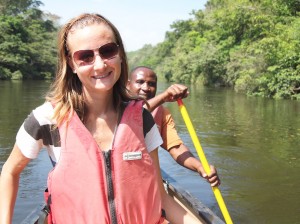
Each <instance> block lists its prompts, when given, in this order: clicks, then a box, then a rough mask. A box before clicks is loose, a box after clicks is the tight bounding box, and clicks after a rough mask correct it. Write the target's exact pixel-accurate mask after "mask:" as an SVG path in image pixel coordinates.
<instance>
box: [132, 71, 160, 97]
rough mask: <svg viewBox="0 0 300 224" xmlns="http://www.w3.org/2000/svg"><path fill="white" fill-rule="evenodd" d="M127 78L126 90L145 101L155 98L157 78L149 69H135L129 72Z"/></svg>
mask: <svg viewBox="0 0 300 224" xmlns="http://www.w3.org/2000/svg"><path fill="white" fill-rule="evenodd" d="M129 78H130V80H128V84H127V88H128V89H129V90H130V91H131V92H132V93H134V94H137V95H139V96H141V97H144V98H145V99H146V100H149V99H151V98H153V97H154V96H155V94H156V88H157V76H156V74H155V72H154V71H153V70H152V69H151V68H148V67H145V66H139V67H136V68H134V69H133V70H132V71H131V73H130V75H129Z"/></svg>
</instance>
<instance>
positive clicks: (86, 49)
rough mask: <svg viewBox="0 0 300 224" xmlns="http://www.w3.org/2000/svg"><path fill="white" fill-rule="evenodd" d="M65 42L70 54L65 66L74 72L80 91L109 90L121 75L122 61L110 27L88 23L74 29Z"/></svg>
mask: <svg viewBox="0 0 300 224" xmlns="http://www.w3.org/2000/svg"><path fill="white" fill-rule="evenodd" d="M67 43H68V48H69V51H70V55H71V58H70V61H69V65H70V66H71V68H72V69H73V71H74V73H77V75H78V77H79V79H80V81H81V82H82V86H83V90H84V91H88V92H89V93H92V92H96V93H98V92H107V91H112V88H113V86H114V84H115V83H116V82H117V81H118V79H119V77H120V74H121V62H122V60H121V58H120V55H119V50H118V47H117V45H116V44H115V43H116V40H115V37H114V34H113V32H112V30H111V29H110V27H108V26H107V25H105V24H92V25H88V26H86V27H84V28H75V29H73V30H72V31H70V32H69V34H68V37H67ZM99 48H100V49H99ZM74 75H76V74H74Z"/></svg>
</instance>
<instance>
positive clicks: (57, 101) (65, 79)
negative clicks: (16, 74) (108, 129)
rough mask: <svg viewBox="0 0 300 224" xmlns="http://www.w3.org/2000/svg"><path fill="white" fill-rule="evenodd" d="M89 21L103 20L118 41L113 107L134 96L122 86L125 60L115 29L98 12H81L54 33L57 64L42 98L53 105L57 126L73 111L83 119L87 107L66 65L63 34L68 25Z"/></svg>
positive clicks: (65, 48)
mask: <svg viewBox="0 0 300 224" xmlns="http://www.w3.org/2000/svg"><path fill="white" fill-rule="evenodd" d="M92 24H105V25H107V26H108V27H110V28H111V30H112V31H113V34H114V36H115V40H116V43H117V44H118V45H119V56H120V58H121V61H122V64H121V74H120V78H119V80H118V81H117V82H116V84H115V85H114V87H113V101H114V102H113V103H114V107H115V108H116V109H117V108H118V107H119V106H120V103H121V101H129V100H131V99H137V97H133V96H131V95H129V93H128V90H127V89H126V83H127V80H128V63H127V57H126V53H125V49H124V45H123V42H122V38H121V36H120V33H119V31H118V30H117V28H116V27H115V26H114V25H113V24H112V23H111V22H110V21H109V20H107V19H106V18H104V17H103V16H101V15H99V14H90V13H85V14H81V15H79V16H78V17H75V18H73V19H71V20H70V21H69V22H68V23H66V24H65V25H64V26H63V27H62V28H61V31H60V33H59V36H58V68H57V72H56V77H55V80H54V82H53V84H52V85H51V88H50V90H49V92H48V94H47V96H46V100H47V101H50V102H51V103H52V104H54V105H55V108H54V116H53V119H55V120H56V122H57V126H59V125H60V124H61V123H62V122H63V121H64V120H65V119H66V121H67V122H68V121H69V120H70V117H71V115H72V114H73V113H74V112H76V113H77V114H78V116H79V118H80V119H81V120H82V121H83V122H84V120H85V115H86V113H87V108H86V104H85V99H84V95H83V91H82V83H81V81H80V80H79V78H78V76H77V75H76V74H74V73H73V71H72V68H71V67H70V66H69V65H68V60H69V59H68V58H69V51H68V43H67V37H68V34H69V32H71V31H72V29H76V28H83V27H86V26H89V25H92Z"/></svg>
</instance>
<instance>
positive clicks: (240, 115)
mask: <svg viewBox="0 0 300 224" xmlns="http://www.w3.org/2000/svg"><path fill="white" fill-rule="evenodd" d="M168 85H169V84H167V83H160V84H159V91H160V90H161V89H164V88H165V87H166V86H168ZM48 87H49V82H44V81H0V102H1V103H0V109H1V110H0V167H2V165H3V163H4V161H5V160H6V158H7V157H8V155H9V153H10V151H11V148H12V146H13V144H14V141H15V135H16V132H17V130H18V128H19V126H20V125H21V123H22V122H23V120H24V119H25V118H26V116H27V114H29V113H30V111H31V110H32V109H33V108H35V107H36V106H37V105H39V104H41V103H42V102H43V101H44V95H45V92H46V90H47V89H48ZM189 89H190V96H189V97H188V98H187V99H185V100H184V103H185V105H186V108H187V111H188V113H189V115H190V117H191V120H192V123H193V125H194V127H195V129H196V132H197V135H198V137H199V140H200V142H201V145H202V148H203V149H204V152H205V155H206V157H207V160H208V161H209V162H210V163H211V164H213V165H215V166H216V167H217V170H218V173H219V176H220V178H221V181H222V184H221V186H220V187H219V188H220V191H221V193H222V196H223V199H224V201H225V204H226V206H227V209H228V211H229V213H230V216H231V218H232V220H233V222H234V223H272V224H273V223H289V224H290V223H300V188H299V186H300V178H299V172H300V163H299V160H300V150H299V146H300V116H299V115H300V102H297V101H290V100H270V99H262V98H256V97H246V96H244V95H240V94H236V93H235V92H234V91H232V90H231V89H224V88H204V87H198V86H196V85H190V86H189ZM166 106H167V107H168V108H169V109H170V111H171V113H172V114H173V117H174V119H175V121H176V124H177V129H178V132H179V135H180V136H181V137H182V139H183V141H184V142H185V144H186V145H187V146H188V147H190V149H191V151H192V152H193V153H194V155H195V156H197V154H196V152H195V150H194V149H193V143H192V141H191V139H190V137H189V134H188V132H187V129H186V127H185V124H184V122H183V119H182V117H181V114H180V112H179V110H178V106H177V104H176V103H168V104H166ZM160 158H161V159H160V160H161V167H162V169H163V170H164V172H167V173H168V174H169V175H171V177H172V178H171V180H170V181H174V182H176V183H177V184H180V185H181V186H182V187H183V188H184V189H186V190H187V191H189V192H190V193H191V194H192V195H194V196H195V197H197V198H199V199H200V200H201V201H202V202H203V203H204V204H205V205H207V206H208V207H209V208H210V209H211V210H213V211H214V212H215V213H216V214H218V215H219V216H220V217H221V218H223V217H222V214H221V213H220V210H219V207H218V204H217V202H216V199H215V197H214V195H213V193H212V190H211V188H210V186H209V185H208V184H207V182H205V181H204V180H203V179H202V178H200V177H198V175H197V174H195V173H194V172H192V171H189V170H186V169H184V168H182V167H180V166H179V165H177V164H176V163H175V162H174V161H173V160H172V159H171V158H170V156H169V155H168V154H167V153H166V152H164V151H163V150H160ZM50 169H51V164H50V161H49V159H48V158H47V154H46V151H44V150H43V151H42V152H41V153H40V156H39V157H38V158H37V159H36V160H33V161H32V162H31V163H30V164H29V166H28V167H27V168H26V169H25V171H24V172H23V173H22V176H21V181H20V190H19V194H18V199H17V204H16V208H15V215H14V222H13V223H14V224H19V223H20V222H21V221H22V219H24V217H26V215H27V214H28V213H29V212H30V211H31V210H32V209H33V208H34V207H35V206H36V205H38V204H40V202H41V200H42V197H43V189H44V188H45V185H46V174H47V172H48V171H49V170H50ZM297 186H298V187H297Z"/></svg>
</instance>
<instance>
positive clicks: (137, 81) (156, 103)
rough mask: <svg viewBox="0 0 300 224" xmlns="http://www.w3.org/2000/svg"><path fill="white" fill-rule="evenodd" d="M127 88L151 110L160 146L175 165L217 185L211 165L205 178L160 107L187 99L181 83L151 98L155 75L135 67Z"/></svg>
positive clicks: (171, 121)
mask: <svg viewBox="0 0 300 224" xmlns="http://www.w3.org/2000/svg"><path fill="white" fill-rule="evenodd" d="M127 88H128V89H129V90H130V91H131V92H132V93H133V94H137V95H139V96H142V97H143V98H145V99H146V100H147V101H148V104H149V108H148V109H149V110H150V111H151V113H152V116H153V117H154V120H155V122H156V124H157V126H158V128H159V131H160V133H161V136H162V139H163V144H162V145H161V147H162V148H164V149H165V150H167V151H168V152H169V153H170V155H171V156H172V157H173V159H174V160H175V161H176V162H177V163H178V164H180V165H182V166H184V167H186V168H188V169H190V170H193V171H195V172H198V173H199V174H200V175H201V176H202V177H203V178H205V179H207V181H208V182H209V183H210V184H211V186H212V187H213V186H218V185H220V183H221V182H220V179H219V177H218V174H217V171H216V169H215V168H214V166H210V167H211V173H210V174H209V175H207V174H206V173H205V171H204V169H203V166H202V164H201V163H200V161H199V160H197V159H196V158H195V157H194V156H193V154H192V153H191V152H190V150H189V149H188V148H187V147H186V146H185V145H184V144H183V142H182V140H181V139H180V137H179V136H178V134H177V131H176V129H175V123H174V120H173V118H172V115H171V114H170V112H169V110H168V109H167V108H165V107H163V106H162V105H161V104H163V103H164V102H174V101H176V100H177V99H180V98H185V97H187V96H188V94H189V92H188V89H187V87H186V86H184V85H181V84H173V85H171V86H170V87H169V88H168V89H167V90H165V91H164V92H162V93H161V94H158V95H157V96H155V94H156V90H157V76H156V74H155V72H154V71H153V70H152V69H151V68H148V67H146V66H139V67H136V68H134V69H133V70H132V71H131V73H130V80H129V81H128V85H127Z"/></svg>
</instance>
